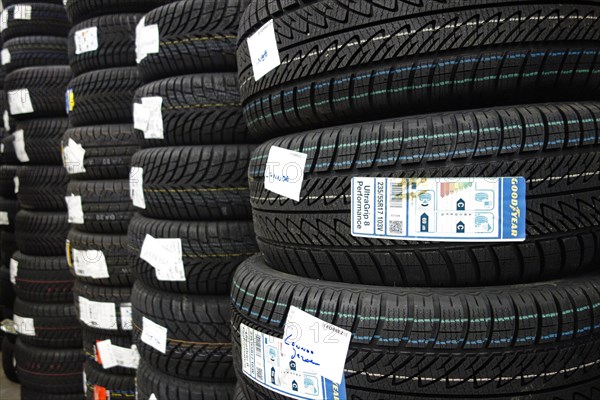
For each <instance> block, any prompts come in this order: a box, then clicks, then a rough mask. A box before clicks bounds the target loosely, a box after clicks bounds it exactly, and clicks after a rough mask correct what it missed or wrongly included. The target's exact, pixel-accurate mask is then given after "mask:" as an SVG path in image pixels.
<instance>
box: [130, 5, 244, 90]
mask: <svg viewBox="0 0 600 400" xmlns="http://www.w3.org/2000/svg"><path fill="white" fill-rule="evenodd" d="M242 3H244V1H243V0H225V1H223V0H209V1H201V2H198V1H194V0H184V1H177V2H174V3H171V4H167V5H165V6H162V7H159V8H156V9H154V10H152V11H150V12H149V13H148V14H146V16H145V25H146V26H148V25H155V24H156V25H158V31H159V35H160V42H159V51H158V53H153V54H148V55H147V56H146V57H145V58H144V59H143V60H142V61H141V62H140V63H139V69H140V74H141V75H142V78H143V79H144V81H145V82H151V81H155V80H157V79H161V78H166V77H169V76H177V75H185V74H192V73H196V72H225V71H231V72H236V71H237V65H236V59H235V49H236V41H237V30H238V23H239V19H240V16H241V14H242V11H243V4H242Z"/></svg>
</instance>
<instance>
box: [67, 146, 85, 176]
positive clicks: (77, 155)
mask: <svg viewBox="0 0 600 400" xmlns="http://www.w3.org/2000/svg"><path fill="white" fill-rule="evenodd" d="M84 158H85V149H84V148H83V146H82V145H80V144H79V143H77V142H75V141H74V140H73V139H71V138H69V141H68V142H67V145H66V146H65V147H64V148H63V165H64V166H65V168H66V170H67V172H68V173H69V174H81V173H84V172H85V166H84V163H83V161H84Z"/></svg>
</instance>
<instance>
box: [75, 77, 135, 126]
mask: <svg viewBox="0 0 600 400" xmlns="http://www.w3.org/2000/svg"><path fill="white" fill-rule="evenodd" d="M141 84H142V81H141V80H140V78H139V75H138V72H137V68H135V67H121V68H109V69H102V70H98V71H91V72H86V73H85V74H81V75H79V76H77V77H75V78H73V80H71V82H70V83H69V89H72V90H73V95H74V99H75V105H74V107H73V109H72V110H70V112H69V122H70V124H71V126H83V125H98V124H118V123H132V122H133V112H132V106H131V104H132V102H133V94H134V92H135V89H137V88H138V87H139V86H140V85H141Z"/></svg>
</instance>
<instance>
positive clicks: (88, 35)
mask: <svg viewBox="0 0 600 400" xmlns="http://www.w3.org/2000/svg"><path fill="white" fill-rule="evenodd" d="M96 50H98V27H96V26H92V27H91V28H86V29H81V30H79V31H77V32H75V54H78V55H79V54H83V53H88V52H90V51H96Z"/></svg>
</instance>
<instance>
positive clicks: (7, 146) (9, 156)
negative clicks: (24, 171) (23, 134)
mask: <svg viewBox="0 0 600 400" xmlns="http://www.w3.org/2000/svg"><path fill="white" fill-rule="evenodd" d="M14 141H15V137H14V135H13V134H10V135H6V136H4V137H3V138H2V147H3V148H4V152H3V153H2V163H3V164H12V165H19V164H21V161H19V159H18V158H17V155H16V154H15V151H14V146H13V142H14Z"/></svg>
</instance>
